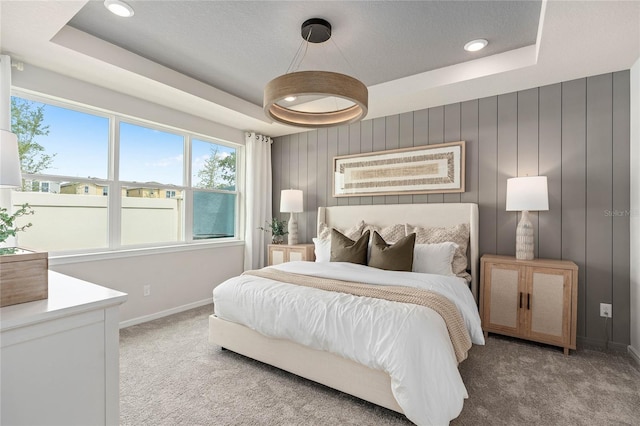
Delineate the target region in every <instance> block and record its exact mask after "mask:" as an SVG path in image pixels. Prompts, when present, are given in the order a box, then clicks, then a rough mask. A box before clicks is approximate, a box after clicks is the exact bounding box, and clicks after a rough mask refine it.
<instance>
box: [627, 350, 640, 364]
mask: <svg viewBox="0 0 640 426" xmlns="http://www.w3.org/2000/svg"><path fill="white" fill-rule="evenodd" d="M627 350H628V351H629V355H631V358H633V359H634V360H635V361H636V362H637V363H638V365H640V352H638V350H637V349H635V348H634V347H633V346H631V345H629V346H628V347H627Z"/></svg>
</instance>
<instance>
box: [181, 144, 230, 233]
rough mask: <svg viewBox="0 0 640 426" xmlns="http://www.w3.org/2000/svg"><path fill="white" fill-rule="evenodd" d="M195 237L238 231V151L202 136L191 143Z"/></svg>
mask: <svg viewBox="0 0 640 426" xmlns="http://www.w3.org/2000/svg"><path fill="white" fill-rule="evenodd" d="M191 147H192V153H191V170H192V174H193V175H192V182H193V186H194V191H193V239H208V238H224V237H231V236H233V235H234V233H235V225H236V223H235V218H236V204H237V193H236V164H237V151H236V150H235V149H234V148H230V147H227V146H224V145H219V144H215V143H212V142H207V141H203V140H199V139H193V140H192V143H191Z"/></svg>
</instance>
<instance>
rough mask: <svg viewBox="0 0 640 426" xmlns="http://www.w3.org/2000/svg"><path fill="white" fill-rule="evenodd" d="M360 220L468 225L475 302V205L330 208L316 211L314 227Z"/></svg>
mask: <svg viewBox="0 0 640 426" xmlns="http://www.w3.org/2000/svg"><path fill="white" fill-rule="evenodd" d="M360 220H363V221H364V222H365V223H367V224H372V225H377V226H380V227H385V226H390V225H395V224H396V223H402V224H404V223H408V224H410V225H413V226H438V227H443V226H452V225H458V224H461V223H468V224H469V231H470V241H469V250H468V255H469V256H468V259H469V266H468V269H469V270H471V292H472V293H473V297H475V299H476V301H477V300H478V277H479V270H478V268H479V259H480V254H479V252H478V251H479V246H478V231H479V230H478V205H477V204H472V203H437V204H375V205H355V206H332V207H320V208H318V224H320V223H323V222H324V223H326V224H327V226H329V227H336V228H340V229H346V228H350V227H352V226H353V225H355V224H356V223H357V222H359V221H360Z"/></svg>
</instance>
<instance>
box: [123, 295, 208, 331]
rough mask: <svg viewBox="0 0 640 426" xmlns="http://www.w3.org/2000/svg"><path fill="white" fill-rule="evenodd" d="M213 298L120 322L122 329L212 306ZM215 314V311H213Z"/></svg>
mask: <svg viewBox="0 0 640 426" xmlns="http://www.w3.org/2000/svg"><path fill="white" fill-rule="evenodd" d="M212 303H213V300H212V299H211V298H208V299H203V300H199V301H197V302H193V303H188V304H186V305H182V306H178V307H175V308H171V309H167V310H166V311H160V312H156V313H155V314H151V315H145V316H142V317H137V318H133V319H130V320H126V321H122V322H120V328H121V329H122V328H126V327H131V326H132V325H137V324H142V323H143V322H148V321H153V320H155V319H158V318H162V317H166V316H169V315H173V314H177V313H180V312H184V311H188V310H189V309H195V308H199V307H200V306H204V305H209V304H212ZM212 313H213V311H212Z"/></svg>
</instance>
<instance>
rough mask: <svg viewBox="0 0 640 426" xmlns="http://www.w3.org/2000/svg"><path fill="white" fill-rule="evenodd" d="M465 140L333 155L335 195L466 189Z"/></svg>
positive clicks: (351, 195) (347, 195)
mask: <svg viewBox="0 0 640 426" xmlns="http://www.w3.org/2000/svg"><path fill="white" fill-rule="evenodd" d="M464 170H465V141H457V142H447V143H441V144H434V145H423V146H417V147H411V148H401V149H392V150H387V151H377V152H369V153H362V154H351V155H341V156H337V157H334V158H333V196H334V197H362V196H377V195H406V194H443V193H456V192H464V191H465V174H464Z"/></svg>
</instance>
